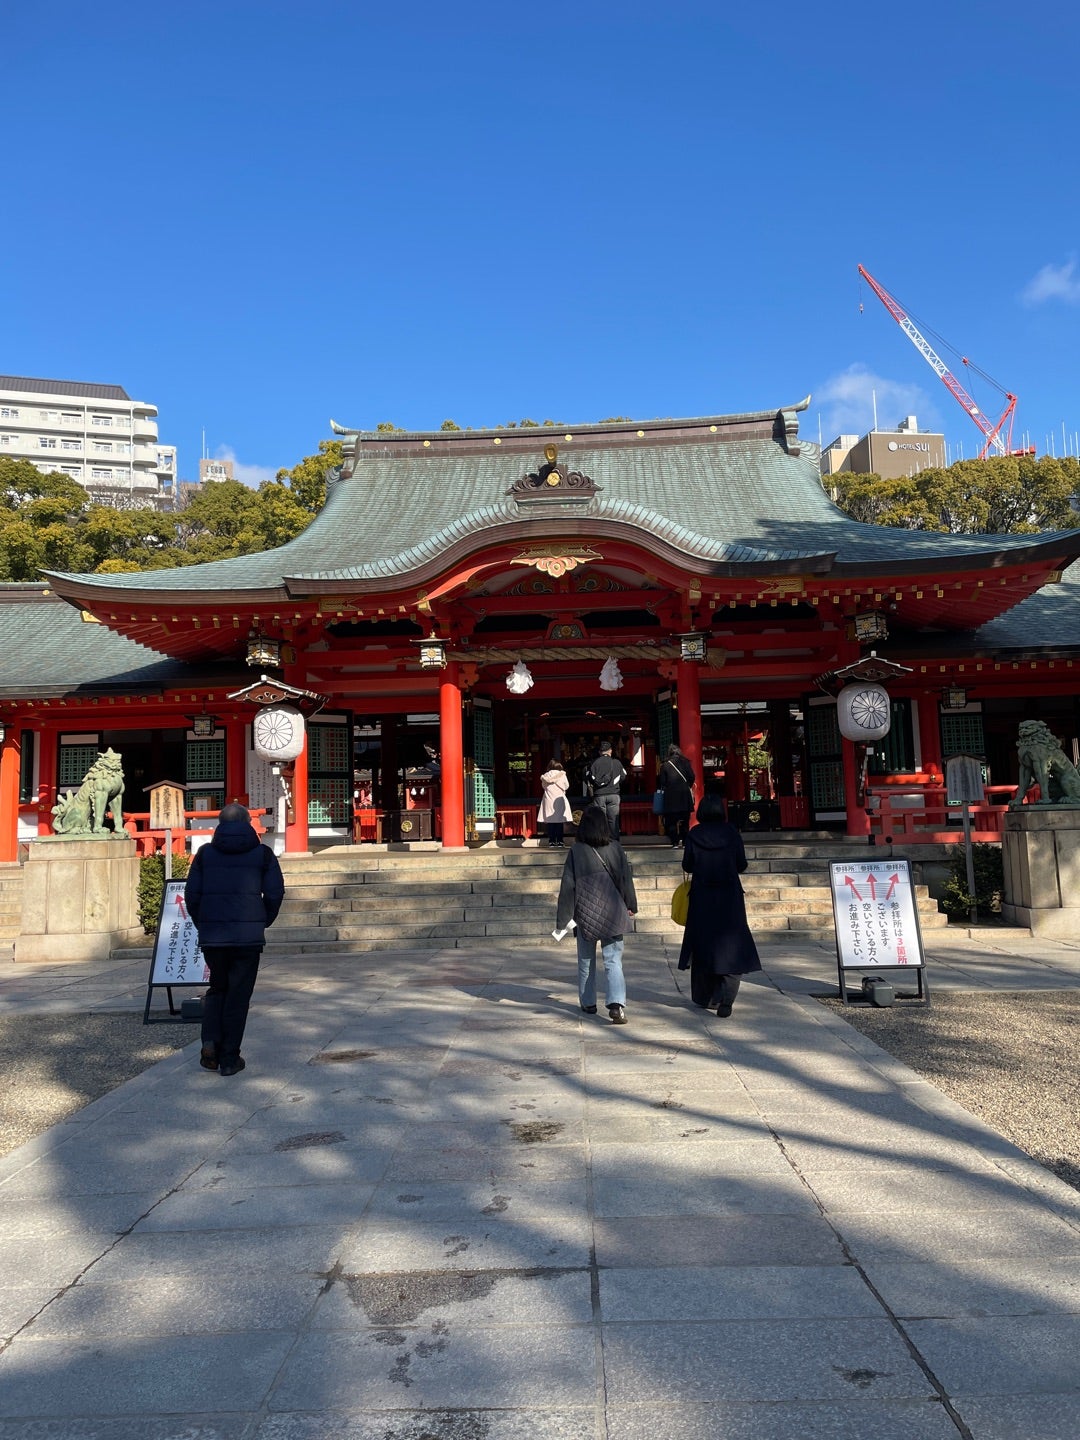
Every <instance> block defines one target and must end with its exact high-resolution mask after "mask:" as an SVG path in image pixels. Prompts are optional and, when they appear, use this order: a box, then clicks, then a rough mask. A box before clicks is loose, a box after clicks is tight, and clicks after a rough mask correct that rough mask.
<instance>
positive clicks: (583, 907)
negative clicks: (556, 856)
mask: <svg viewBox="0 0 1080 1440" xmlns="http://www.w3.org/2000/svg"><path fill="white" fill-rule="evenodd" d="M636 910H637V893H636V891H635V890H634V872H633V870H632V869H631V868H630V861H629V859H628V858H627V855H626V852H625V851H624V850H623V848H622V846H621V845H620V844H619V842H618V840H616V839H614V838H613V836H612V834H611V826H610V825H609V824H608V822H607V816H606V815H605V814H604V812H603V811H602V810H601V809H600V808H599V807H598V806H596V805H590V806H589V807H588V809H587V810H585V811H584V812H583V814H582V816H581V820H580V822H579V824H578V829H577V838H576V841H575V844H574V846H573V848H572V849H571V851H570V853H569V855H567V857H566V864H565V865H564V866H563V873H562V885H561V886H560V887H559V908H558V911H557V912H556V920H555V927H556V929H558V930H565V929H566V927H567V926H568V925H569V923H570V921H571V920H573V922H574V925H575V927H576V928H575V931H574V934H575V937H576V939H577V960H578V998H579V1000H580V1002H581V1008H582V1010H584V1011H585V1013H586V1014H587V1015H595V1014H596V942H597V941H599V942H600V953H601V955H602V956H603V960H604V990H605V995H606V999H607V1011H608V1015H609V1016H610V1018H611V1022H612V1024H613V1025H625V1024H626V980H625V978H624V977H623V968H622V956H623V936H624V934H625V932H626V931H627V930H628V929H629V928H630V920H631V917H632V916H633V914H634V912H635V911H636Z"/></svg>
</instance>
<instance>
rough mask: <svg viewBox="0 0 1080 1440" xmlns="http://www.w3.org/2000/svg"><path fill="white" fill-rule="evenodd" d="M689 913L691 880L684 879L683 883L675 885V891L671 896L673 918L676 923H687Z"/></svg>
mask: <svg viewBox="0 0 1080 1440" xmlns="http://www.w3.org/2000/svg"><path fill="white" fill-rule="evenodd" d="M689 913H690V881H689V880H684V881H683V882H682V884H681V885H676V886H675V893H674V895H672V897H671V918H672V920H674V921H675V924H676V925H685V924H686V917H687V915H688V914H689Z"/></svg>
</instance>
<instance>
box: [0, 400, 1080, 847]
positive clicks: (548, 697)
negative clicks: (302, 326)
mask: <svg viewBox="0 0 1080 1440" xmlns="http://www.w3.org/2000/svg"><path fill="white" fill-rule="evenodd" d="M808 403H809V402H808V401H804V402H802V403H801V404H799V405H794V406H790V407H784V408H781V409H778V410H777V409H774V410H766V411H760V412H755V413H750V414H741V415H718V416H710V417H705V418H703V419H687V420H652V421H646V422H640V423H638V422H623V421H619V422H609V423H605V424H597V425H583V426H575V427H569V428H566V429H562V428H559V429H555V428H552V427H549V426H544V427H537V428H532V427H525V428H521V429H505V430H466V431H450V432H443V431H436V432H432V433H405V432H392V433H383V432H365V431H358V430H346V429H342V428H341V427H339V426H334V429H335V432H336V434H338V435H339V436H340V437H342V439H343V444H344V450H345V463H344V466H343V469H342V471H341V474H340V475H339V476H338V477H337V478H335V479H333V480H332V481H331V483H330V485H329V488H328V494H327V499H326V504H325V506H324V508H323V509H322V511H321V512H320V513H319V514H318V515H317V516H316V517H315V518H314V520H313V521H312V522H311V524H310V525H309V527H308V528H307V530H305V531H304V533H303V534H301V535H300V536H298V537H297V538H296V539H294V540H292V541H290V542H289V543H288V544H286V545H283V546H281V547H280V548H278V549H275V550H269V551H265V552H263V553H260V554H254V555H244V556H240V557H238V558H235V559H229V560H221V561H216V562H213V563H210V564H202V565H193V566H189V567H183V568H178V569H172V570H155V571H143V572H139V573H131V574H90V575H71V574H60V573H51V572H50V573H47V574H46V575H45V576H44V577H43V579H42V581H41V582H40V583H35V584H21V585H6V586H0V642H2V645H3V656H4V659H3V663H2V667H0V726H2V728H3V737H4V738H3V747H2V757H0V860H8V861H11V860H14V859H16V858H17V857H18V854H19V844H20V842H21V841H26V840H28V839H30V838H32V837H34V836H37V835H44V834H48V833H50V829H51V817H52V807H53V805H54V804H55V803H56V798H57V793H58V791H60V790H63V789H65V788H67V787H69V786H72V785H77V784H78V783H79V781H80V780H81V778H82V776H83V774H84V773H85V771H86V769H87V768H88V766H89V764H90V763H91V762H92V761H93V760H94V758H95V757H96V755H97V752H98V751H99V750H103V749H105V748H106V747H107V746H112V747H113V748H114V749H115V750H118V751H119V752H121V754H122V755H123V759H124V769H125V773H126V779H127V790H126V795H125V804H124V808H125V812H129V811H130V812H132V813H133V814H134V813H136V812H143V811H145V810H146V809H147V808H148V802H147V800H146V798H145V795H146V792H147V789H148V787H150V786H152V785H155V784H158V783H160V782H162V781H174V782H176V783H178V784H181V785H183V786H184V787H185V794H186V803H187V809H188V810H189V811H191V812H199V811H214V810H216V809H217V808H219V807H220V805H221V804H222V803H224V802H225V801H226V800H231V799H239V800H242V801H244V802H246V803H248V804H250V805H251V806H253V807H256V808H261V809H263V810H265V811H266V823H267V824H268V827H269V829H270V831H271V833H272V837H273V839H274V843H275V844H276V846H277V848H279V849H284V850H287V851H293V852H304V851H307V850H309V849H311V848H318V847H320V846H323V845H326V844H331V843H342V842H348V841H364V840H376V839H378V840H383V841H390V842H392V841H401V840H426V839H429V838H430V839H432V840H435V841H439V842H441V844H442V845H443V846H444V847H446V848H458V847H462V846H465V845H467V844H475V843H483V842H484V841H489V840H492V839H496V838H501V837H509V836H518V837H522V836H528V835H530V834H532V833H533V832H534V830H535V823H536V820H535V815H536V804H537V801H538V799H539V796H540V791H541V785H540V775H541V774H542V773H543V772H544V770H546V769H547V768H548V767H549V765H550V762H551V761H552V760H553V759H559V760H560V761H561V762H562V763H563V764H564V766H565V767H566V769H567V770H568V772H569V773H570V777H571V787H570V788H571V795H572V796H580V795H581V794H582V791H583V785H582V777H583V773H584V768H585V766H586V764H587V762H588V760H589V759H590V758H591V757H592V756H593V755H594V754H595V753H596V749H597V746H598V744H599V743H600V741H601V740H603V739H609V740H611V741H612V743H613V746H614V749H615V752H616V753H617V754H618V755H619V756H620V757H621V759H622V760H623V762H624V764H625V766H626V768H627V771H628V772H629V780H628V785H627V790H626V793H625V794H624V799H623V829H624V832H625V833H627V834H629V835H630V836H633V835H634V834H642V835H644V834H655V833H656V832H657V821H656V818H655V816H654V815H653V814H652V807H651V797H652V791H653V788H654V783H655V778H656V772H657V768H658V764H659V762H660V761H662V759H663V756H664V755H665V753H666V752H667V748H668V746H669V744H671V743H673V742H674V743H677V744H678V745H679V746H681V748H682V750H683V751H684V752H685V754H686V755H687V756H688V757H689V759H690V761H691V763H692V764H693V766H694V769H695V771H696V773H697V775H698V790H699V793H700V790H701V786H702V783H703V782H709V781H713V782H715V783H716V784H718V785H721V786H722V787H723V791H724V793H725V794H726V797H727V800H728V803H729V808H730V810H731V813H732V818H734V819H735V820H736V821H737V822H738V823H740V824H741V825H742V826H743V827H744V828H749V829H754V828H758V829H768V830H780V829H788V830H807V829H821V828H828V827H832V828H835V829H837V830H839V831H841V832H844V833H846V834H848V835H850V836H866V835H868V834H869V833H870V829H871V816H870V814H869V813H868V807H867V785H868V783H869V785H870V788H871V789H872V788H873V782H874V780H875V778H881V779H883V780H884V781H888V780H889V779H891V778H895V777H909V778H911V779H912V780H913V781H914V782H915V783H919V780H920V777H921V780H922V781H925V782H926V783H930V784H932V783H939V784H940V777H941V774H942V766H943V764H944V762H945V761H946V760H947V759H948V757H949V756H950V755H953V754H961V753H962V754H969V755H975V756H976V757H977V758H978V759H979V760H980V762H981V763H982V764H983V767H984V774H985V776H986V779H987V783H988V785H991V786H1007V785H1009V784H1013V785H1015V782H1016V778H1017V763H1016V751H1015V739H1016V728H1017V723H1018V721H1019V720H1020V719H1021V718H1030V717H1033V716H1035V717H1039V718H1042V719H1044V720H1046V722H1047V723H1048V724H1049V725H1050V727H1051V729H1052V730H1054V731H1055V733H1057V734H1058V735H1059V736H1061V737H1063V738H1064V739H1065V741H1066V746H1068V744H1069V743H1070V742H1075V739H1076V737H1077V736H1080V723H1078V717H1077V702H1076V692H1077V677H1078V675H1080V622H1078V619H1077V617H1078V616H1080V607H1078V605H1077V599H1078V597H1080V578H1078V579H1077V580H1072V579H1071V578H1063V572H1064V571H1065V570H1066V568H1067V567H1068V566H1069V565H1071V564H1072V562H1073V561H1075V560H1076V559H1077V557H1078V556H1080V530H1070V531H1062V532H1055V533H1052V534H1040V535H946V534H938V533H933V532H918V531H911V530H900V529H889V528H884V527H880V526H872V525H865V524H861V523H859V522H857V521H855V520H852V519H851V518H850V517H848V516H847V515H845V514H844V513H843V512H842V511H840V510H839V509H837V508H836V506H834V505H833V504H832V502H831V501H830V500H829V498H828V496H827V495H826V493H825V491H824V490H823V488H822V484H821V480H820V476H819V465H818V453H817V447H816V446H808V445H806V444H805V443H804V442H803V441H801V440H800V438H799V427H798V412H799V411H801V410H803V409H805V408H806V405H807V404H808ZM1078 574H1080V567H1078ZM871 652H873V655H874V657H875V658H877V659H880V660H882V661H884V662H886V668H888V669H889V671H890V678H889V679H888V680H887V681H886V682H885V683H886V685H887V688H888V692H889V694H888V700H889V704H890V706H891V720H892V724H891V729H890V730H889V733H888V735H887V736H885V737H884V739H883V740H881V741H880V743H876V744H874V745H871V746H869V747H862V746H860V745H858V744H856V743H854V742H852V741H851V740H848V739H845V738H844V737H843V736H842V735H841V733H840V729H839V726H838V720H837V707H836V693H837V689H838V688H839V687H838V684H837V675H838V673H839V674H841V675H842V674H843V672H844V671H845V669H846V668H847V667H850V666H851V665H852V664H853V663H855V662H857V661H859V660H860V658H863V659H865V658H868V657H870V656H871ZM274 699H277V700H286V701H288V700H293V701H295V702H296V703H297V704H298V705H299V708H300V709H301V710H302V711H303V712H304V713H305V715H306V719H307V726H306V743H305V746H304V749H303V751H302V753H301V754H300V755H299V757H298V758H297V759H296V760H295V761H294V762H292V763H291V764H289V765H286V766H280V765H279V766H275V765H274V764H273V763H272V762H271V761H269V760H267V759H265V758H260V756H258V755H257V754H256V753H255V751H254V749H253V745H252V722H253V720H254V718H255V717H256V715H257V714H258V713H259V710H260V706H262V705H264V704H265V703H266V702H267V701H270V700H274ZM1074 748H1075V746H1074Z"/></svg>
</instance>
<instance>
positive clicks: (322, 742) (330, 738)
mask: <svg viewBox="0 0 1080 1440" xmlns="http://www.w3.org/2000/svg"><path fill="white" fill-rule="evenodd" d="M351 738H352V737H351V733H350V727H349V726H348V725H311V726H309V727H308V769H309V770H310V771H326V770H329V771H333V772H334V773H336V774H338V775H340V774H342V773H348V771H349V769H350V766H351V759H350V756H349V742H350V740H351Z"/></svg>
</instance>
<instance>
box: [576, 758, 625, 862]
mask: <svg viewBox="0 0 1080 1440" xmlns="http://www.w3.org/2000/svg"><path fill="white" fill-rule="evenodd" d="M585 779H586V780H587V781H588V785H589V789H590V791H591V792H592V798H593V804H594V805H598V806H599V807H600V809H601V810H602V811H603V812H604V814H605V815H606V816H607V822H608V825H609V826H610V827H611V836H612V839H613V840H618V838H619V808H620V806H621V805H622V793H621V791H620V788H619V787H620V786H621V785H622V783H623V781H624V780H625V779H626V771H625V769H624V768H623V763H622V761H621V760H616V758H615V756H614V755H612V753H611V741H610V740H601V742H600V752H599V754H598V755H597V757H596V759H595V760H594V761H593V762H592V764H591V765H590V766H589V768H588V770H587V771H586V772H585Z"/></svg>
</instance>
